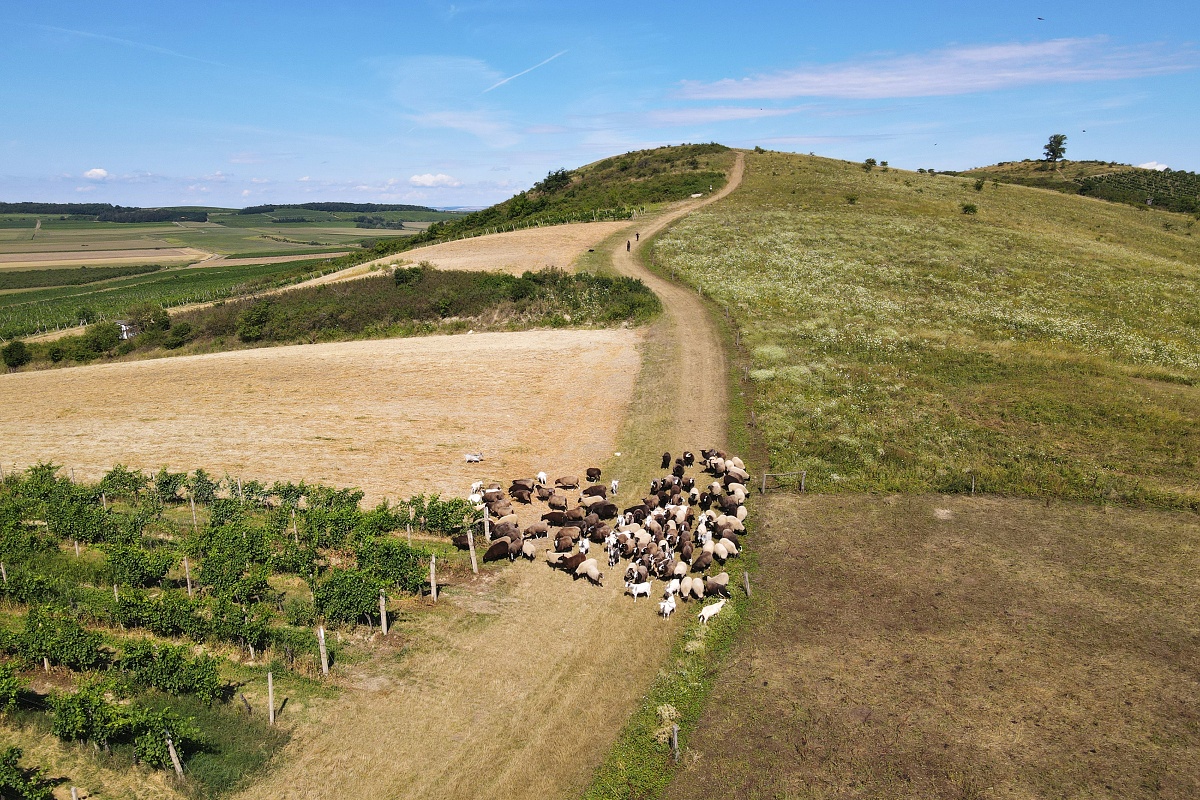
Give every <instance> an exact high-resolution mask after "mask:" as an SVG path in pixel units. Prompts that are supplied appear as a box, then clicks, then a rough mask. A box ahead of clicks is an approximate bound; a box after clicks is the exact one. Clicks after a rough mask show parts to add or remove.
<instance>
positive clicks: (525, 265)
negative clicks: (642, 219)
mask: <svg viewBox="0 0 1200 800" xmlns="http://www.w3.org/2000/svg"><path fill="white" fill-rule="evenodd" d="M631 224H632V223H630V222H628V221H621V222H578V223H572V224H570V225H547V226H546V227H544V228H526V229H524V230H519V231H509V232H507V233H497V234H492V235H491V236H477V237H474V238H471V239H459V240H458V241H454V242H444V243H442V244H433V245H429V246H428V247H417V248H414V249H412V250H407V251H405V252H403V253H398V254H396V255H394V256H389V257H387V258H381V259H379V260H378V261H375V262H372V263H375V264H393V263H396V264H399V263H402V262H405V261H410V262H413V263H417V262H420V261H428V262H430V263H431V264H433V265H434V266H435V267H437V268H438V269H475V270H503V271H504V272H511V273H513V274H514V275H519V274H521V273H522V272H525V271H526V270H532V271H535V272H536V271H537V270H539V269H545V268H546V267H558V268H559V269H568V268H569V267H570V266H571V263H572V262H573V261H574V260H575V259H576V258H577V257H578V256H579V254H580V253H582V252H584V251H585V250H587V249H588V248H591V247H596V246H597V245H599V244H600V242H602V241H603V240H604V239H605V238H606V237H608V236H609V234H611V233H613V232H614V231H618V230H620V229H622V228H630V230H632V228H631V227H630V226H631Z"/></svg>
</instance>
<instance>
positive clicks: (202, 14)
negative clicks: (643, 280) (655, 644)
mask: <svg viewBox="0 0 1200 800" xmlns="http://www.w3.org/2000/svg"><path fill="white" fill-rule="evenodd" d="M1038 17H1044V19H1043V20H1039V19H1038ZM1198 39H1200V3H1198V2H1195V0H1188V1H1186V2H1185V1H1178V2H1143V3H1128V2H1124V3H1117V2H1063V1H1062V0H1058V1H1056V2H1049V0H1043V2H1024V1H1023V0H1016V1H1015V2H1004V3H978V2H970V1H969V0H968V1H967V2H963V1H962V0H959V2H954V3H950V2H913V3H897V2H839V3H830V2H822V3H809V2H790V3H782V2H781V3H770V2H747V3H740V4H734V3H715V2H689V3H653V2H624V0H607V1H606V2H603V3H573V2H558V3H550V2H494V3H493V2H458V3H446V2H433V1H432V0H431V1H429V2H422V1H420V0H418V1H417V2H406V3H384V2H357V3H354V4H339V3H330V2H303V1H297V2H289V3H247V2H244V0H242V1H241V2H224V1H223V0H216V1H215V2H205V3H165V2H159V3H139V2H121V3H96V2H94V0H93V1H91V2H86V3H84V2H54V1H53V0H39V2H37V3H23V4H16V3H9V4H6V6H5V7H4V8H3V10H0V108H3V113H2V114H0V200H6V201H17V200H41V201H59V202H69V201H88V202H91V201H102V202H113V203H120V204H124V205H176V204H201V205H226V206H243V205H251V204H257V203H268V202H303V201H311V200H353V201H360V202H394V203H396V202H401V203H421V204H431V205H439V206H459V205H486V204H488V203H492V202H496V201H498V200H502V199H504V198H506V197H509V196H511V195H512V194H513V193H515V192H516V191H519V190H521V189H524V188H527V187H528V186H529V185H530V184H532V183H533V182H534V181H535V180H537V179H539V178H541V177H542V176H544V175H545V174H546V172H547V171H549V170H551V169H555V168H558V167H575V166H578V165H581V164H585V163H588V162H591V161H594V160H597V159H599V158H603V157H605V156H608V155H612V154H614V153H620V152H625V151H627V150H631V149H637V148H641V147H653V146H657V145H661V144H674V143H679V142H701V141H719V142H723V143H725V144H728V145H732V146H738V147H753V146H754V145H762V146H763V147H767V148H769V149H777V150H790V151H795V152H805V153H807V152H814V153H817V154H820V155H827V156H832V157H837V158H847V159H852V160H861V159H863V158H866V157H874V158H877V159H880V160H888V161H890V162H891V163H892V164H893V165H895V166H900V167H906V168H912V169H915V168H917V167H932V168H936V169H963V168H968V167H972V166H979V165H983V164H989V163H994V162H996V161H1001V160H1013V159H1021V158H1036V157H1038V156H1040V154H1041V146H1042V145H1043V144H1044V143H1045V141H1046V139H1047V138H1048V137H1049V135H1050V134H1052V133H1065V134H1067V136H1068V141H1067V153H1068V157H1070V158H1077V159H1084V158H1096V159H1104V160H1114V161H1121V162H1126V163H1133V164H1142V163H1149V162H1157V163H1160V164H1167V165H1169V166H1171V167H1172V168H1174V169H1188V170H1192V171H1200V152H1198V147H1197V145H1198V143H1200V134H1198V133H1197V131H1200V124H1198V123H1200V69H1198V68H1200V45H1198V44H1197V40H1198Z"/></svg>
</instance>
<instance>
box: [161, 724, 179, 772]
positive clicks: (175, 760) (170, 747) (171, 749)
mask: <svg viewBox="0 0 1200 800" xmlns="http://www.w3.org/2000/svg"><path fill="white" fill-rule="evenodd" d="M163 734H164V735H165V736H166V737H167V752H168V753H170V754H171V763H172V764H173V765H174V766H175V774H176V775H178V776H179V777H180V778H182V777H183V764H180V763H179V753H177V752H175V743H174V742H173V741H171V732H170V731H163Z"/></svg>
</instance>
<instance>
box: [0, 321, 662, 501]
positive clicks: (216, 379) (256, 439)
mask: <svg viewBox="0 0 1200 800" xmlns="http://www.w3.org/2000/svg"><path fill="white" fill-rule="evenodd" d="M639 336H640V334H639V333H638V332H635V331H630V330H606V331H531V332H525V333H492V334H477V335H462V336H438V337H428V338H419V339H399V340H394V339H393V340H381V341H369V342H349V343H336V344H323V345H301V346H295V347H278V348H263V349H257V350H245V351H238V352H230V353H216V354H212V355H204V356H184V357H178V358H164V359H158V360H153V361H136V362H127V363H118V364H101V365H95V366H89V367H76V368H72V369H61V370H47V371H44V372H26V373H16V374H11V375H4V376H0V425H2V426H3V428H4V430H5V431H6V434H5V440H4V444H3V452H0V460H2V462H3V463H4V465H5V468H6V469H10V468H12V467H13V465H14V463H15V464H16V465H17V466H20V467H23V466H26V465H28V464H31V463H34V462H36V461H39V460H49V461H54V462H55V463H60V464H63V465H65V466H66V467H68V468H74V470H75V473H76V476H77V477H81V478H83V477H86V478H90V479H94V478H98V477H100V475H102V474H103V473H104V472H105V471H107V470H108V469H110V468H111V467H112V465H113V464H114V463H115V462H122V463H124V464H126V465H128V466H131V467H137V468H142V469H147V470H151V469H153V470H157V469H158V468H159V467H161V466H164V465H165V466H168V467H170V468H171V469H173V470H180V471H182V470H185V469H187V470H190V469H194V468H196V467H203V468H204V469H206V470H208V471H209V472H212V473H215V474H217V475H222V474H224V473H226V472H228V473H229V474H231V475H235V476H241V477H243V478H247V479H250V478H255V479H259V480H264V481H266V482H267V483H270V482H272V481H275V480H293V481H298V480H301V479H303V480H307V481H310V482H312V481H318V482H321V483H325V484H331V485H337V486H359V487H361V488H362V489H363V490H364V491H365V492H366V494H367V502H374V501H377V500H379V499H380V498H381V497H384V496H389V497H396V496H404V497H407V496H408V495H409V494H415V493H419V492H425V493H429V492H435V491H437V492H441V493H442V494H443V495H446V494H451V493H453V494H461V493H462V492H463V491H464V490H465V489H466V488H467V487H469V485H470V484H471V482H472V481H473V480H474V479H475V478H476V477H477V476H480V475H497V476H499V475H504V476H509V477H512V476H517V475H533V474H534V473H536V472H537V471H538V470H542V469H544V470H546V471H547V472H550V473H554V472H558V471H567V470H570V471H572V472H577V471H578V470H579V469H580V465H583V464H585V463H588V462H593V461H594V462H600V461H603V460H604V458H605V457H606V456H608V455H609V454H610V453H611V451H612V444H613V441H614V439H615V436H616V434H617V430H618V426H619V424H620V421H621V419H622V418H623V416H624V414H625V412H626V409H627V407H628V404H629V400H630V397H631V394H632V389H633V381H634V377H635V375H636V374H637V365H638V354H637V349H636V345H637V342H638V339H639ZM475 451H483V453H484V454H485V456H486V458H487V461H486V462H485V463H484V464H483V465H482V466H470V465H467V464H466V463H465V462H464V459H463V454H464V453H466V452H475Z"/></svg>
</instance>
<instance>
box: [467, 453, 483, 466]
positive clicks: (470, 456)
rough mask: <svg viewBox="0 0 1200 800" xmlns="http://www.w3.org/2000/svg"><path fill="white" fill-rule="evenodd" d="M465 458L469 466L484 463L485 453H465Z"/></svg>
mask: <svg viewBox="0 0 1200 800" xmlns="http://www.w3.org/2000/svg"><path fill="white" fill-rule="evenodd" d="M463 458H465V459H466V460H467V463H468V464H478V463H479V462H480V461H483V453H463Z"/></svg>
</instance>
